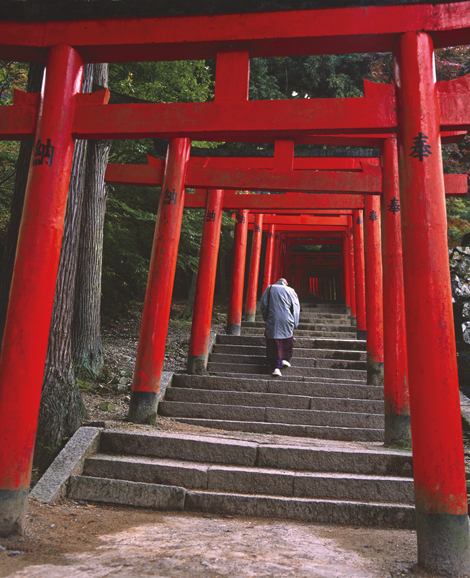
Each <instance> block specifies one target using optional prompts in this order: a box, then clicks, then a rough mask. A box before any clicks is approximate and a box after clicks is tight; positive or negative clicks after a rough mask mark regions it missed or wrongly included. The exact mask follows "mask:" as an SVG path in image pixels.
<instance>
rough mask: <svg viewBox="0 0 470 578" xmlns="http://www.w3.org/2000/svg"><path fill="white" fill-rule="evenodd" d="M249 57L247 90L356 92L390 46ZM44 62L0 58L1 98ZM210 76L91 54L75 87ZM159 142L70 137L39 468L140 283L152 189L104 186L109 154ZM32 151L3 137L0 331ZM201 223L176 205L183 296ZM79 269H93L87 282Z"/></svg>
mask: <svg viewBox="0 0 470 578" xmlns="http://www.w3.org/2000/svg"><path fill="white" fill-rule="evenodd" d="M250 66H251V75H250V99H251V100H264V99H287V98H289V99H299V98H302V99H305V98H342V97H361V96H363V79H368V80H372V81H374V82H383V83H390V82H392V78H393V70H392V58H391V55H390V54H353V55H322V56H303V57H285V58H255V59H252V60H251V62H250ZM436 69H437V78H438V80H450V79H452V78H456V77H459V76H463V75H465V74H468V73H470V47H469V46H461V47H455V48H448V49H441V50H438V51H436ZM42 72H43V66H42V65H38V64H34V65H31V66H30V65H28V63H18V62H4V61H0V106H8V105H10V104H12V102H13V91H14V89H19V90H29V91H30V92H38V91H39V87H40V82H41V78H42ZM214 77H215V61H179V62H157V63H155V62H142V63H121V64H110V65H109V67H108V65H106V64H103V65H91V66H87V71H86V75H85V87H84V91H88V92H90V91H93V90H98V89H100V88H101V87H103V86H109V89H110V91H111V102H167V103H170V102H202V101H210V100H212V99H213V95H214ZM28 147H29V148H28ZM208 149H209V151H208ZM198 151H199V152H198ZM165 152H166V142H165V141H162V140H151V139H149V140H120V141H113V142H110V141H98V142H95V143H89V144H88V145H87V143H86V142H84V141H80V142H79V143H77V146H76V152H75V158H74V167H73V172H72V179H71V188H70V191H69V201H68V207H67V215H66V231H65V235H64V244H63V248H62V256H61V266H60V269H59V280H58V284H57V289H56V300H55V305H54V316H53V321H52V324H51V337H50V342H49V350H48V359H47V362H46V372H45V377H44V387H43V396H42V402H41V411H40V420H39V427H38V441H37V445H36V450H35V462H36V463H37V464H38V465H39V466H42V467H45V466H46V465H47V464H48V463H49V462H50V460H51V459H52V457H53V456H54V455H55V454H56V453H57V451H58V449H60V447H61V445H62V444H63V443H64V441H65V440H66V439H68V437H70V435H72V434H73V432H74V431H75V430H76V429H77V428H78V427H79V425H80V424H81V421H82V418H83V414H84V408H83V403H82V402H81V398H80V392H79V389H78V386H77V377H79V376H80V375H82V374H83V373H86V374H89V375H92V376H93V377H95V378H98V377H99V375H100V373H101V372H102V371H103V364H104V361H103V356H102V347H101V341H100V339H101V337H100V327H101V326H100V323H101V317H102V316H104V317H105V318H106V320H107V321H108V322H110V321H111V322H116V321H119V319H122V318H123V317H125V316H126V315H127V314H128V312H129V311H130V310H131V309H132V308H133V307H134V306H135V303H136V302H138V303H141V302H142V301H143V297H144V294H145V285H146V281H147V274H148V267H149V260H150V253H151V248H152V239H153V234H154V229H155V221H156V215H157V209H158V202H159V197H160V189H159V188H144V187H132V186H112V187H111V186H104V184H103V182H102V179H103V174H104V169H105V166H106V162H107V161H109V162H113V163H133V164H146V163H147V155H151V156H155V157H159V158H164V156H165ZM192 153H193V154H205V155H207V154H214V155H226V154H230V155H236V154H239V155H242V156H243V155H267V156H272V153H273V148H272V145H259V144H233V143H230V144H225V143H198V142H193V143H192ZM374 153H375V154H376V155H377V154H378V150H377V151H374V150H371V149H368V150H367V151H364V150H361V149H358V148H355V147H331V146H324V147H319V146H301V147H296V151H295V154H296V155H302V156H341V155H357V156H362V155H364V154H366V155H372V154H374ZM30 154H31V143H23V144H21V145H20V143H18V142H14V141H1V142H0V273H1V277H0V338H1V335H2V334H3V323H4V314H5V311H6V307H7V299H8V297H7V296H8V288H9V279H10V275H11V272H10V273H9V272H8V266H9V265H8V262H9V261H11V259H12V255H13V254H14V239H15V238H16V237H15V229H16V230H17V228H18V223H19V218H18V215H19V214H21V206H22V196H21V190H23V194H24V185H25V182H26V176H27V170H28V163H29V157H30ZM443 159H444V170H445V172H446V173H469V172H470V139H469V138H468V137H466V138H465V139H464V140H463V141H462V142H461V143H459V144H454V145H446V146H444V147H443ZM87 191H89V192H88V193H87ZM90 191H91V192H90ZM87 195H88V197H87ZM90 195H92V196H90ZM87 199H88V200H87ZM447 212H448V213H447V220H448V240H449V246H451V247H454V246H457V245H459V244H460V243H461V242H462V237H463V235H464V234H465V233H470V201H469V200H467V199H465V198H456V199H449V200H447ZM15 214H16V215H17V216H16V217H15ZM202 227H203V211H197V210H185V211H184V216H183V224H182V230H181V240H180V246H179V255H178V263H177V272H176V278H175V289H174V297H176V298H179V299H186V298H188V296H189V293H190V288H191V285H192V286H193V287H194V281H195V274H196V272H197V266H198V253H199V244H200V238H201V234H202ZM233 229H234V223H233V221H232V219H231V215H230V214H225V215H224V218H223V222H222V234H221V243H220V252H219V264H218V280H217V287H216V299H219V300H222V301H225V300H226V299H227V286H228V281H227V277H228V276H229V275H230V266H231V251H232V244H233ZM12 239H13V241H12ZM80 256H82V257H80ZM83 256H84V258H83ZM101 260H102V261H101ZM88 261H93V262H94V263H95V269H96V270H95V272H90V271H88V270H87V266H88ZM101 270H102V277H101ZM87 278H90V279H93V283H91V284H89V286H88V287H86V279H87ZM2 283H3V289H2V286H1V285H2ZM90 344H91V345H90ZM59 400H60V401H59Z"/></svg>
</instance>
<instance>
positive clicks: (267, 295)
mask: <svg viewBox="0 0 470 578" xmlns="http://www.w3.org/2000/svg"><path fill="white" fill-rule="evenodd" d="M299 313H300V303H299V298H298V297H297V293H296V292H295V291H294V289H292V287H289V286H288V283H287V281H286V280H285V279H282V278H281V279H279V281H277V283H275V284H274V285H270V286H269V287H268V288H267V289H266V291H265V292H264V293H263V295H262V297H261V314H262V316H263V319H264V321H265V322H266V331H265V336H266V357H267V358H268V361H269V362H270V364H271V367H272V374H273V375H278V376H282V373H281V369H282V368H283V367H290V366H291V364H290V359H291V357H292V350H293V347H294V337H293V335H294V328H295V327H297V325H298V324H299Z"/></svg>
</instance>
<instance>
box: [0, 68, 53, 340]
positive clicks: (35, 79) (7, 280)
mask: <svg viewBox="0 0 470 578" xmlns="http://www.w3.org/2000/svg"><path fill="white" fill-rule="evenodd" d="M43 74H44V64H43V63H42V62H32V63H31V64H30V65H29V72H28V86H27V89H26V90H27V91H28V92H40V90H41V84H42V78H43ZM32 151H33V141H32V140H28V141H23V142H22V143H21V145H20V152H19V154H18V160H17V161H16V177H15V185H14V188H13V196H12V199H11V213H10V221H9V223H8V229H7V234H6V239H5V247H4V252H3V255H2V260H1V265H0V345H1V343H2V340H3V331H4V328H5V321H6V316H7V309H8V301H9V298H10V286H11V279H12V276H13V266H14V264H15V255H16V245H17V242H18V233H19V230H20V223H21V216H22V214H23V204H24V196H25V192H26V183H27V182H28V173H29V163H30V161H31V153H32Z"/></svg>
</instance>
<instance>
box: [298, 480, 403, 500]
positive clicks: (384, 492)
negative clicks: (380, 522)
mask: <svg viewBox="0 0 470 578" xmlns="http://www.w3.org/2000/svg"><path fill="white" fill-rule="evenodd" d="M294 496H296V497H300V498H316V499H320V500H348V501H349V500H351V501H354V502H376V503H394V504H395V503H396V504H409V505H413V504H414V483H413V479H412V478H409V479H406V478H398V477H394V478H392V477H379V476H364V475H358V474H339V473H338V474H332V473H329V474H324V473H317V474H312V473H297V474H296V475H295V477H294Z"/></svg>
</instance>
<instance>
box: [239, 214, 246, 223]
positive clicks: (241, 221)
mask: <svg viewBox="0 0 470 578" xmlns="http://www.w3.org/2000/svg"><path fill="white" fill-rule="evenodd" d="M244 222H245V215H240V214H238V215H237V223H240V224H241V223H244Z"/></svg>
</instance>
